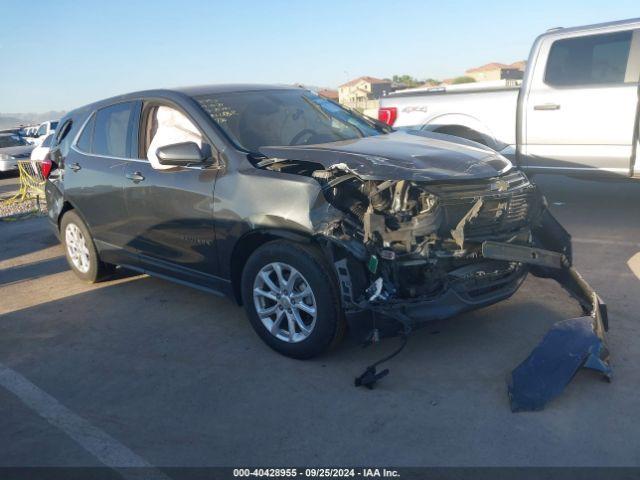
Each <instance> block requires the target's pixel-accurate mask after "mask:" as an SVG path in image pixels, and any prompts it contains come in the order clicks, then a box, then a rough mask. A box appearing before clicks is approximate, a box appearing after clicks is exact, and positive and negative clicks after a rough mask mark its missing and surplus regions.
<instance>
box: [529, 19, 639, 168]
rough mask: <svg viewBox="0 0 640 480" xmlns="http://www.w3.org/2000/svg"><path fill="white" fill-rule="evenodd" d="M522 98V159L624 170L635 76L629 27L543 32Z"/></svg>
mask: <svg viewBox="0 0 640 480" xmlns="http://www.w3.org/2000/svg"><path fill="white" fill-rule="evenodd" d="M538 58H543V59H544V58H546V59H547V61H546V64H541V65H536V66H535V71H534V73H533V76H532V79H531V85H530V89H529V92H528V97H527V99H526V102H525V106H524V108H525V110H524V115H525V118H526V123H525V144H524V145H523V153H524V154H525V165H526V166H527V167H529V168H532V169H547V170H550V171H557V170H576V171H589V170H591V171H603V172H614V173H620V174H625V175H628V174H629V171H630V166H631V160H632V152H633V148H632V146H633V141H634V125H635V118H636V111H637V105H638V80H639V77H640V33H639V32H638V31H634V30H620V31H611V32H607V33H599V34H593V33H591V34H585V33H577V34H576V36H572V37H568V38H567V37H553V36H551V37H549V38H547V39H545V40H543V42H542V43H541V45H540V50H539V54H538Z"/></svg>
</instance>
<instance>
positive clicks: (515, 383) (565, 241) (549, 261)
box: [482, 212, 612, 412]
mask: <svg viewBox="0 0 640 480" xmlns="http://www.w3.org/2000/svg"><path fill="white" fill-rule="evenodd" d="M541 227H542V228H543V231H544V235H539V236H538V237H537V238H538V240H540V239H542V241H539V243H541V244H542V246H548V245H549V246H551V247H552V248H553V250H554V251H549V250H543V249H540V248H528V247H522V246H516V245H510V244H501V243H496V242H485V243H484V244H483V246H482V251H483V255H484V256H485V257H487V258H494V259H500V260H507V259H509V260H515V261H520V262H523V263H527V264H529V265H530V269H531V273H533V274H534V275H536V276H539V277H544V278H552V279H554V280H556V281H557V282H558V283H559V284H560V285H561V286H562V287H563V288H564V289H565V290H566V291H567V292H569V294H570V295H571V296H572V297H574V298H575V299H576V300H577V301H578V303H580V306H581V307H582V310H583V312H584V314H585V315H584V316H582V317H578V318H572V319H570V320H562V321H560V322H556V323H555V324H554V325H553V326H552V327H551V329H550V330H549V332H547V334H546V335H545V336H544V338H543V339H542V341H541V342H540V343H539V344H538V346H537V347H536V348H534V349H533V351H532V352H531V354H530V355H529V356H528V357H527V359H526V360H525V361H524V362H522V363H521V364H520V365H518V367H516V368H515V369H514V370H513V371H512V372H511V375H510V376H509V378H508V381H507V384H508V393H509V399H510V401H511V411H513V412H522V411H536V410H542V409H544V407H545V405H546V404H547V403H548V402H549V401H550V400H552V399H553V398H555V397H557V396H558V395H560V394H561V393H562V391H563V390H564V388H565V387H566V386H567V384H568V383H569V382H570V381H571V380H572V379H573V377H574V376H575V374H576V373H577V372H578V370H580V369H581V368H587V369H591V370H596V371H598V372H601V373H602V374H603V376H604V378H605V379H606V380H607V381H611V378H612V371H611V366H610V365H609V351H608V349H607V346H606V340H605V332H606V331H607V330H608V329H609V320H608V316H607V307H606V305H605V304H604V302H603V301H602V300H601V299H600V297H599V296H598V294H597V293H596V292H595V291H594V290H593V288H591V286H590V285H589V284H588V283H587V282H586V281H585V280H584V279H583V278H582V276H581V275H580V274H579V273H578V272H577V271H576V270H575V269H574V268H573V267H571V266H570V265H571V250H570V245H571V244H570V237H569V235H568V234H567V233H566V231H564V229H563V228H562V227H561V226H560V225H559V224H558V223H557V222H556V220H555V219H554V218H553V217H552V216H551V215H550V214H549V213H548V212H545V215H544V218H543V219H542V225H541ZM558 251H560V252H563V253H558Z"/></svg>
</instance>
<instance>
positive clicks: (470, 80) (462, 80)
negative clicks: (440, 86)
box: [451, 76, 476, 85]
mask: <svg viewBox="0 0 640 480" xmlns="http://www.w3.org/2000/svg"><path fill="white" fill-rule="evenodd" d="M475 81H476V79H475V78H473V77H467V76H464V77H456V78H454V79H453V81H452V82H451V84H452V85H459V84H461V83H474V82H475Z"/></svg>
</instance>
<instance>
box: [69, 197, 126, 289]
mask: <svg viewBox="0 0 640 480" xmlns="http://www.w3.org/2000/svg"><path fill="white" fill-rule="evenodd" d="M60 238H61V240H62V245H63V246H64V251H65V254H66V257H67V262H68V263H69V266H70V267H71V270H73V273H75V274H76V275H77V276H78V277H80V278H81V279H82V280H84V281H86V282H89V283H95V282H97V281H99V280H101V279H102V278H103V277H104V276H106V275H108V274H110V273H112V272H113V269H114V266H113V265H109V264H106V263H104V262H102V261H101V260H100V257H99V255H98V251H97V250H96V247H95V244H94V243H93V239H92V238H91V234H90V233H89V229H88V228H87V226H86V225H85V223H84V222H83V221H82V219H81V218H80V216H79V215H78V214H77V213H75V212H74V211H73V210H71V211H68V212H67V213H65V214H64V217H62V221H61V222H60Z"/></svg>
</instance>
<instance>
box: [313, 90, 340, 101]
mask: <svg viewBox="0 0 640 480" xmlns="http://www.w3.org/2000/svg"><path fill="white" fill-rule="evenodd" d="M318 95H320V96H322V97H324V98H328V99H329V100H334V101H336V102H337V101H338V100H339V98H340V95H339V94H338V91H337V90H331V89H328V88H323V89H321V90H318Z"/></svg>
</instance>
